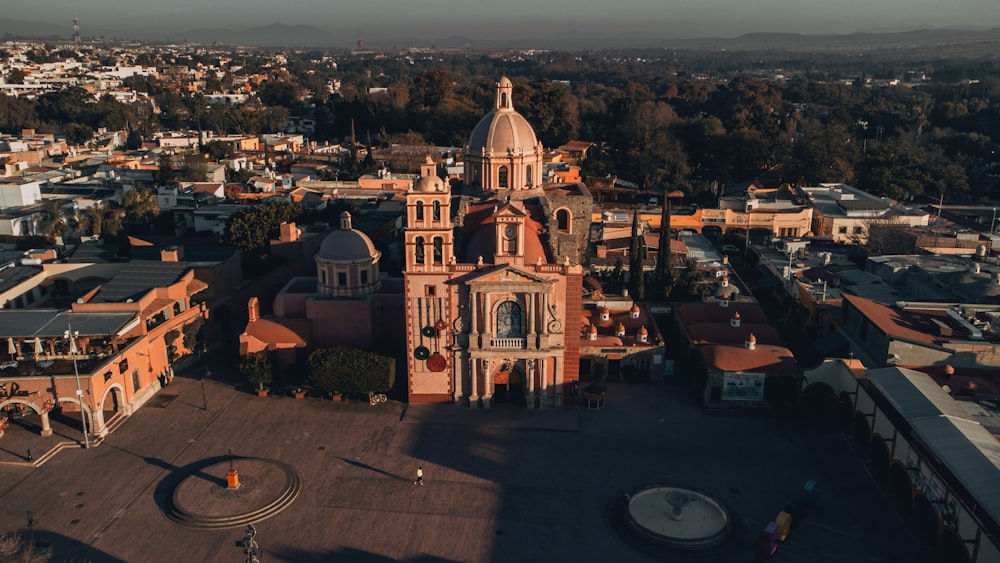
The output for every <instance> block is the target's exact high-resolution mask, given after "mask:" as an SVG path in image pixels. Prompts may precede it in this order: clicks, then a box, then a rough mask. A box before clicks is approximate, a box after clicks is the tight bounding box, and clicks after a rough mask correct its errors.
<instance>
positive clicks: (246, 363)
mask: <svg viewBox="0 0 1000 563" xmlns="http://www.w3.org/2000/svg"><path fill="white" fill-rule="evenodd" d="M240 373H241V374H243V376H244V377H246V378H247V380H248V381H249V382H250V383H251V384H253V386H254V387H255V388H256V389H257V391H263V390H264V386H265V385H267V384H268V383H271V380H272V379H273V377H274V374H273V373H272V371H271V362H270V360H268V359H267V353H266V352H261V353H258V354H249V355H247V356H245V357H244V358H243V361H241V362H240Z"/></svg>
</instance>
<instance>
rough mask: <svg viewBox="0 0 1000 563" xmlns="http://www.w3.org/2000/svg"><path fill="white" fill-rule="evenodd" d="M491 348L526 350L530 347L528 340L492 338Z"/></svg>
mask: <svg viewBox="0 0 1000 563" xmlns="http://www.w3.org/2000/svg"><path fill="white" fill-rule="evenodd" d="M490 346H492V347H493V348H516V349H522V350H523V349H525V348H527V347H528V339H527V338H491V339H490Z"/></svg>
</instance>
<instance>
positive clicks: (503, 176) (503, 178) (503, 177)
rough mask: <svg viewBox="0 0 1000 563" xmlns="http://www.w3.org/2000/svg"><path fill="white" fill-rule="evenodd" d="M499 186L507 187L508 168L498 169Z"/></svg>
mask: <svg viewBox="0 0 1000 563" xmlns="http://www.w3.org/2000/svg"><path fill="white" fill-rule="evenodd" d="M497 186H499V187H501V188H506V187H507V167H506V166H501V167H500V168H499V169H497Z"/></svg>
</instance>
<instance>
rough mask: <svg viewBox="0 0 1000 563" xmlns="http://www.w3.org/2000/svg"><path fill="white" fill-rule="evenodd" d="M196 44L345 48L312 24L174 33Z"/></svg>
mask: <svg viewBox="0 0 1000 563" xmlns="http://www.w3.org/2000/svg"><path fill="white" fill-rule="evenodd" d="M173 37H177V38H183V39H185V40H187V41H191V42H194V43H222V44H230V45H254V46H257V47H334V46H338V45H337V44H338V43H342V44H344V45H339V46H346V43H347V42H346V41H343V40H340V39H339V38H338V37H337V36H335V35H334V34H332V33H329V32H326V31H323V30H322V29H319V28H316V27H313V26H311V25H287V24H283V23H272V24H270V25H265V26H261V27H253V28H250V29H244V30H241V31H233V30H229V29H203V30H195V31H187V32H183V33H179V34H173Z"/></svg>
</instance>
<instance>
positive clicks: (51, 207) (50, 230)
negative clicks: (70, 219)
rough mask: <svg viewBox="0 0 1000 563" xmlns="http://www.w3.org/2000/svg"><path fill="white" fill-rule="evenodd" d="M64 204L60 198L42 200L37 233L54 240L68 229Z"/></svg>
mask: <svg viewBox="0 0 1000 563" xmlns="http://www.w3.org/2000/svg"><path fill="white" fill-rule="evenodd" d="M64 204H65V202H64V201H63V200H61V199H46V200H44V201H43V202H42V219H41V221H39V223H38V234H40V235H42V236H44V237H47V238H49V239H50V240H54V239H55V238H56V237H60V236H62V235H63V234H65V233H66V232H67V231H69V224H68V223H67V221H66V218H67V217H66V209H65V208H64V207H63V205H64Z"/></svg>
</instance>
